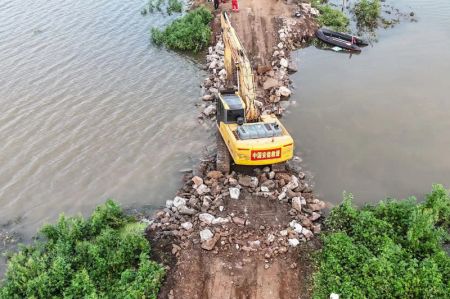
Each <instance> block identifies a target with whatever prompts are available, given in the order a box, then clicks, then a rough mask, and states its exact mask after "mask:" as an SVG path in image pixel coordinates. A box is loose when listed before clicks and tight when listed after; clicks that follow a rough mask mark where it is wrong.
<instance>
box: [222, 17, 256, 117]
mask: <svg viewBox="0 0 450 299" xmlns="http://www.w3.org/2000/svg"><path fill="white" fill-rule="evenodd" d="M221 25H222V34H223V42H224V45H225V51H224V64H225V70H226V71H227V80H232V77H233V76H234V75H235V72H234V69H236V77H237V83H238V93H239V95H240V96H241V98H242V100H243V101H244V103H245V118H246V120H247V121H248V122H253V121H257V120H258V118H259V115H260V112H259V110H258V108H257V107H256V106H255V99H256V88H255V81H254V78H253V71H252V66H251V64H250V60H249V59H248V57H247V54H246V53H245V50H244V47H243V46H242V43H241V41H240V40H239V38H238V36H237V34H236V31H235V30H234V28H233V26H231V22H230V19H229V18H228V15H227V13H226V12H223V13H222V16H221Z"/></svg>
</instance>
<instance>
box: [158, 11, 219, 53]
mask: <svg viewBox="0 0 450 299" xmlns="http://www.w3.org/2000/svg"><path fill="white" fill-rule="evenodd" d="M212 18H213V16H212V14H211V12H210V11H209V10H208V9H206V8H204V7H199V8H197V9H195V10H193V11H190V12H188V13H187V14H186V15H184V16H183V17H181V18H179V19H177V20H175V21H173V22H172V23H171V24H170V25H168V26H167V27H166V28H165V29H163V30H161V29H158V28H152V29H151V37H152V41H153V42H154V43H155V44H157V45H164V46H166V47H167V48H169V49H173V50H180V51H189V52H198V51H200V50H202V49H203V48H204V47H206V46H207V45H208V44H209V42H210V40H211V28H210V26H209V22H211V20H212Z"/></svg>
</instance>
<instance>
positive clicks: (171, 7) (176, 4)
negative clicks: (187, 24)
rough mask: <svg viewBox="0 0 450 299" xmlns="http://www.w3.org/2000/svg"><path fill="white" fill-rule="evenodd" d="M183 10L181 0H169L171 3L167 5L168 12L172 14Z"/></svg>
mask: <svg viewBox="0 0 450 299" xmlns="http://www.w3.org/2000/svg"><path fill="white" fill-rule="evenodd" d="M182 11H183V3H181V2H180V1H179V0H169V3H168V5H167V13H168V14H169V15H171V14H172V13H174V12H178V13H180V12H182Z"/></svg>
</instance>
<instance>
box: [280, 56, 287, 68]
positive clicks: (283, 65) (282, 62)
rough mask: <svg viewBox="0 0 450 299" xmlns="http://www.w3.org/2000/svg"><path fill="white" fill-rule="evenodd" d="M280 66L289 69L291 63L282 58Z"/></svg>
mask: <svg viewBox="0 0 450 299" xmlns="http://www.w3.org/2000/svg"><path fill="white" fill-rule="evenodd" d="M280 65H281V66H282V67H286V68H287V67H288V65H289V61H288V60H287V59H286V58H281V59H280Z"/></svg>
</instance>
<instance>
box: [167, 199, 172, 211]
mask: <svg viewBox="0 0 450 299" xmlns="http://www.w3.org/2000/svg"><path fill="white" fill-rule="evenodd" d="M166 207H167V208H168V209H170V208H171V207H173V200H171V199H168V200H166Z"/></svg>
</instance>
